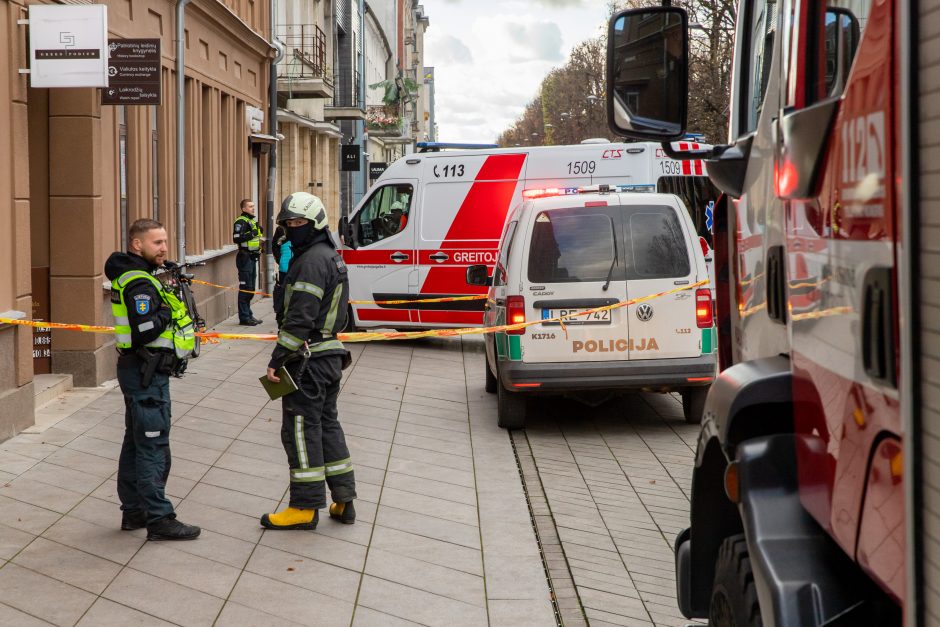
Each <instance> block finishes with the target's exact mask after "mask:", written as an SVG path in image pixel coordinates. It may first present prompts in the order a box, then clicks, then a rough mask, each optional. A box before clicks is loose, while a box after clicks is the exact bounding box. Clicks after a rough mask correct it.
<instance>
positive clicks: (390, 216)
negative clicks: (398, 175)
mask: <svg viewBox="0 0 940 627" xmlns="http://www.w3.org/2000/svg"><path fill="white" fill-rule="evenodd" d="M413 191H414V190H413V188H412V187H411V185H404V184H403V185H385V186H383V187H380V188H379V189H378V190H377V191H376V192H375V193H374V194H373V195H372V196H371V197H370V198H369V201H368V202H367V203H366V205H365V206H364V207H363V208H362V210H361V211H360V212H359V213H358V214H357V216H356V224H357V226H358V229H357V230H358V233H357V235H358V237H357V239H358V240H359V243H360V244H361V245H362V246H368V245H369V244H374V243H375V242H380V241H382V240H383V239H385V238H387V237H391V236H392V235H397V234H399V233H401V232H402V231H404V230H405V228H406V227H407V225H408V213H409V212H410V210H411V197H412V193H413Z"/></svg>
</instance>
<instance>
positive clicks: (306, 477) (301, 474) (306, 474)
mask: <svg viewBox="0 0 940 627" xmlns="http://www.w3.org/2000/svg"><path fill="white" fill-rule="evenodd" d="M325 478H326V473H325V472H324V470H323V466H320V467H319V468H291V470H290V480H291V481H293V482H294V483H313V482H315V481H323V480H324V479H325Z"/></svg>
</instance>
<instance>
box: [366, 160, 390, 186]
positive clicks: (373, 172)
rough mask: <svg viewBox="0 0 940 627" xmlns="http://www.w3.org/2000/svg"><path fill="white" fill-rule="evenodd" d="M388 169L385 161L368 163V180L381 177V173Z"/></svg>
mask: <svg viewBox="0 0 940 627" xmlns="http://www.w3.org/2000/svg"><path fill="white" fill-rule="evenodd" d="M387 168H388V163H387V162H385V161H370V162H369V178H370V179H371V180H373V181H374V180H375V179H377V178H379V177H380V176H382V172H385V170H386V169H387Z"/></svg>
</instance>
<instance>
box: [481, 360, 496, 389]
mask: <svg viewBox="0 0 940 627" xmlns="http://www.w3.org/2000/svg"><path fill="white" fill-rule="evenodd" d="M483 368H484V369H485V370H486V385H485V388H486V391H487V392H489V393H490V394H496V376H495V375H494V374H493V371H492V370H490V362H489V360H488V359H487V358H486V353H483Z"/></svg>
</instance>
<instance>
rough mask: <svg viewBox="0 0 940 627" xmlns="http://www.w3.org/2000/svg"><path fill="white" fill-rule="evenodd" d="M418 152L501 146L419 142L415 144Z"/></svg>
mask: <svg viewBox="0 0 940 627" xmlns="http://www.w3.org/2000/svg"><path fill="white" fill-rule="evenodd" d="M415 148H416V149H417V151H418V152H440V151H442V150H482V149H487V148H499V144H457V143H448V142H418V143H416V144H415Z"/></svg>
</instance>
